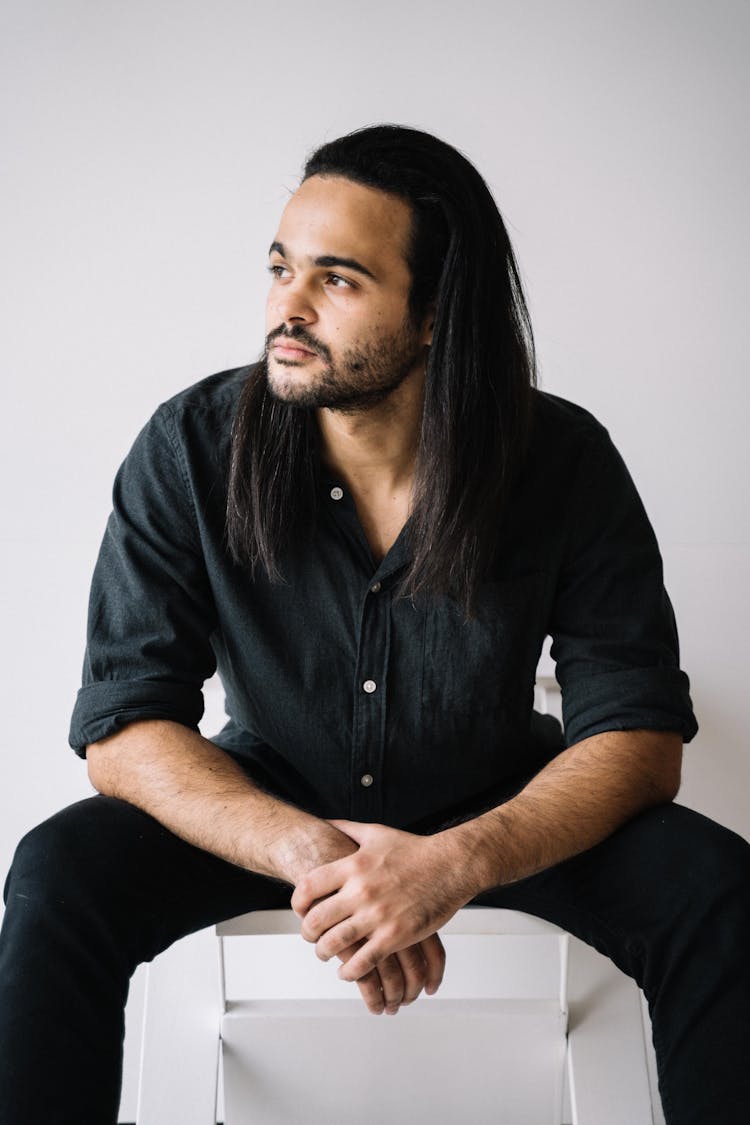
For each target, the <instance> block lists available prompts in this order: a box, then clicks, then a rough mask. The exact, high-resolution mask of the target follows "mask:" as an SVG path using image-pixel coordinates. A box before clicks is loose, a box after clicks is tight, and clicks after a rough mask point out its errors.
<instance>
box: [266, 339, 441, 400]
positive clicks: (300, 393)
mask: <svg viewBox="0 0 750 1125" xmlns="http://www.w3.org/2000/svg"><path fill="white" fill-rule="evenodd" d="M279 337H283V338H284V339H289V340H297V341H298V343H300V344H302V345H303V346H304V347H309V348H311V349H312V350H313V351H314V352H315V353H316V355H317V356H318V357H319V358H320V359H322V360H324V361H325V362H326V366H325V367H324V369H323V371H322V373H321V374H320V375H319V376H318V377H317V379H316V381H315V384H314V386H306V387H299V388H293V389H292V391H291V393H279V390H278V388H275V387H274V386H273V385H272V383H271V381H270V379H269V378H268V354H269V348H270V345H271V344H272V342H273V341H274V340H276V339H278V338H279ZM422 353H423V348H422V347H421V346H420V345H419V343H418V341H417V339H416V333H415V332H414V329H413V328H411V326H409V325H404V326H403V328H402V329H401V330H400V332H399V333H398V335H396V336H394V337H391V338H390V339H388V340H384V341H382V342H380V343H377V344H374V345H372V346H370V347H369V348H366V349H365V348H363V349H351V350H350V351H348V352H345V353H344V355H343V357H342V359H341V360H340V361H339V363H338V364H334V363H333V361H332V357H331V353H330V350H329V349H328V348H327V347H326V346H325V344H322V343H321V342H320V341H319V340H316V339H315V337H314V336H312V335H311V334H310V333H308V332H307V330H306V329H305V328H303V327H302V326H301V325H295V326H294V327H293V328H291V329H289V330H288V331H283V330H280V329H275V330H274V331H273V332H271V333H269V335H268V337H267V339H266V350H265V352H264V355H263V364H264V367H265V371H266V384H267V386H268V391H269V393H270V394H271V395H272V397H273V398H275V399H277V400H278V401H279V402H284V403H286V404H287V405H289V406H296V407H300V408H301V409H303V410H319V409H321V408H326V409H328V410H338V411H340V412H341V413H342V414H362V413H365V412H366V411H368V410H370V409H372V407H374V406H377V405H378V404H379V403H381V402H384V401H385V400H386V399H387V398H388V397H389V396H390V395H391V394H392V393H393V391H395V390H396V388H397V387H400V386H401V384H402V383H403V381H404V379H405V378H406V376H407V375H408V374H409V372H410V371H411V370H412V368H413V367H414V364H415V363H416V361H417V360H418V359H419V357H420V355H421V354H422ZM274 363H276V364H278V365H279V366H280V367H297V366H298V363H297V362H296V361H295V360H283V359H275V360H274Z"/></svg>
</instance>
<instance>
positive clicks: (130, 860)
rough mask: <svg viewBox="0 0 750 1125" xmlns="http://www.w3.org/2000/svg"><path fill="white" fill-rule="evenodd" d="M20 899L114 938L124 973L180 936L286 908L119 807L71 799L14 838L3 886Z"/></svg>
mask: <svg viewBox="0 0 750 1125" xmlns="http://www.w3.org/2000/svg"><path fill="white" fill-rule="evenodd" d="M5 894H6V903H7V907H8V913H10V914H12V913H13V912H14V911H13V907H14V906H15V905H16V904H18V903H22V904H23V906H24V913H25V914H28V913H29V910H28V904H30V903H31V904H34V907H35V910H36V912H39V911H43V910H44V908H45V904H46V907H47V910H48V911H49V908H53V909H54V913H55V916H56V917H57V918H58V919H60V920H61V919H62V917H63V916H67V917H68V918H69V919H70V923H71V924H75V919H78V920H79V922H80V924H84V923H85V924H86V925H89V926H91V925H95V926H96V927H97V928H98V929H99V930H101V931H102V932H106V933H108V934H110V935H111V936H115V935H117V936H118V937H119V938H120V939H121V940H122V941H123V942H124V948H125V949H127V951H128V953H127V956H128V960H129V961H130V970H131V971H132V969H133V968H134V967H135V964H137V963H138V962H139V961H143V960H150V959H151V958H153V957H154V956H156V954H157V953H159V952H160V951H161V950H162V949H165V948H166V947H167V946H168V945H171V943H172V942H173V941H176V940H177V938H179V937H181V936H183V935H184V934H188V933H192V932H194V931H196V930H199V929H202V928H203V927H205V926H208V925H211V924H212V923H214V922H217V921H220V920H222V919H224V918H228V917H231V916H232V915H234V914H239V913H243V912H245V911H249V910H255V909H269V908H273V907H283V906H288V905H289V899H290V895H291V888H290V887H288V886H286V885H285V884H283V883H280V882H276V881H274V880H272V879H267V878H265V877H263V876H261V875H257V874H254V873H252V872H249V871H246V870H244V869H243V868H240V867H237V866H235V865H233V864H230V863H227V862H225V861H224V860H222V859H218V858H217V857H216V856H214V855H212V854H210V853H209V852H206V851H204V850H202V849H201V848H197V847H194V846H192V845H191V844H187V843H185V841H183V840H181V839H179V838H178V837H177V836H175V835H174V834H173V833H172V832H170V831H169V830H168V829H166V828H165V827H164V826H163V825H162V824H160V823H159V822H158V821H157V820H155V819H154V818H153V817H151V816H149V815H148V814H147V813H145V812H143V811H141V810H140V809H138V808H136V807H135V806H134V805H131V804H128V803H127V802H125V801H120V800H117V799H116V798H113V797H104V796H96V797H91V798H88V799H87V800H83V801H79V802H77V803H76V804H74V805H70V806H69V807H68V808H65V809H62V810H61V811H60V812H59V813H56V814H55V815H54V816H52V817H50V818H49V820H47V821H45V822H44V823H43V824H41V825H39V826H38V827H37V828H35V829H33V830H32V831H31V832H29V833H28V834H27V835H26V836H25V837H24V838H23V840H22V841H21V842H20V844H19V846H18V849H17V851H16V856H15V859H14V862H13V866H12V868H11V871H10V874H9V876H8V880H7V883H6V892H5Z"/></svg>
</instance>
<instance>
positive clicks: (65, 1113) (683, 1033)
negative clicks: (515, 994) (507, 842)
mask: <svg viewBox="0 0 750 1125" xmlns="http://www.w3.org/2000/svg"><path fill="white" fill-rule="evenodd" d="M5 893H6V903H7V910H6V914H5V919H4V922H3V929H2V935H1V936H0V1125H112V1123H113V1122H115V1121H116V1118H117V1107H118V1102H119V1093H120V1080H121V1065H122V1063H121V1057H122V1041H123V1031H124V1020H123V1009H124V1006H125V1001H126V999H127V994H128V981H129V978H130V976H131V974H132V973H133V971H134V969H135V968H136V966H137V965H138V963H139V962H141V961H148V960H150V959H151V958H153V957H155V956H156V954H157V953H159V952H160V951H161V950H163V949H165V948H166V947H167V946H168V945H170V944H171V943H172V942H173V941H175V940H176V939H177V938H179V937H181V936H182V935H184V934H187V933H191V932H193V931H195V930H198V929H202V928H203V927H204V926H207V925H210V924H211V923H213V922H216V921H219V920H220V919H223V918H228V917H231V916H232V915H234V914H239V913H243V912H245V911H247V910H251V909H267V908H271V907H282V906H286V905H288V903H289V895H290V891H289V888H288V887H285V886H284V885H283V884H280V883H274V882H273V881H271V880H268V879H265V878H263V877H262V876H258V875H253V874H250V873H248V872H246V871H243V870H242V869H240V868H238V867H233V866H232V865H230V864H227V863H225V862H223V861H222V860H219V859H216V858H215V857H213V856H211V855H209V854H208V853H207V852H203V851H201V850H200V849H197V848H193V847H191V846H190V845H188V844H185V843H183V842H182V841H181V840H179V839H177V837H175V836H173V835H172V834H171V833H170V832H168V831H167V830H166V829H164V828H163V827H162V826H161V825H160V824H158V823H157V822H156V821H155V820H153V819H152V818H151V817H149V816H147V815H146V814H145V813H142V812H140V811H139V810H138V809H136V808H134V807H133V806H131V805H128V804H126V803H124V802H122V801H117V800H114V799H112V798H108V797H93V798H91V799H89V800H86V801H80V802H79V803H78V804H75V805H71V806H70V807H69V808H67V809H63V810H62V811H61V812H59V813H57V814H56V815H55V816H53V817H51V818H50V819H49V820H47V821H45V822H44V823H43V824H42V825H40V826H39V827H38V828H36V829H34V830H33V831H32V832H30V833H29V834H28V835H27V836H25V837H24V839H23V840H22V841H21V843H20V844H19V847H18V850H17V852H16V856H15V859H14V862H13V866H12V868H11V872H10V875H9V877H8V881H7V884H6V892H5ZM481 902H482V903H483V904H492V905H495V906H503V907H510V908H517V909H519V910H524V911H526V912H527V913H530V914H535V915H538V916H540V917H543V918H546V919H548V920H549V921H552V922H555V923H557V924H558V925H560V926H562V927H564V928H565V929H567V930H569V931H570V932H571V933H573V934H575V935H577V936H578V937H580V938H582V939H583V940H584V941H586V942H588V943H589V944H591V945H593V946H595V947H596V948H597V949H598V950H600V951H601V952H602V953H605V954H607V955H608V956H609V957H611V959H612V960H613V961H614V962H615V963H616V964H617V965H618V966H619V967H620V968H621V969H622V970H624V972H626V973H628V974H629V975H630V976H632V977H634V978H635V979H636V980H637V981H638V983H639V985H640V986H641V987H642V988H643V990H644V992H645V994H646V997H647V998H648V1002H649V1006H650V1010H651V1016H652V1021H653V1028H654V1043H655V1047H656V1053H657V1060H658V1066H659V1081H660V1088H661V1094H662V1100H663V1105H664V1111H665V1115H666V1118H667V1120H668V1121H669V1122H670V1125H747V1123H748V1122H750V1078H749V1077H748V1075H749V1074H750V1068H749V1067H748V1062H749V1061H750V847H749V846H748V845H747V844H746V843H745V841H743V840H741V839H740V838H739V837H738V836H736V835H734V834H733V833H732V832H729V831H728V830H727V829H725V828H722V827H720V826H719V825H716V824H714V823H713V822H712V821H710V820H707V819H706V818H705V817H702V816H700V815H699V814H697V813H694V812H691V811H689V810H688V809H684V808H682V807H680V806H678V805H662V806H659V807H658V808H655V809H652V810H650V811H648V812H646V813H643V814H641V815H640V816H639V817H637V818H636V819H635V820H633V821H631V822H630V824H628V825H626V826H625V827H624V828H622V829H620V831H618V832H616V833H615V834H614V835H613V836H611V837H610V838H609V839H608V840H605V841H604V843H602V844H600V845H599V846H598V847H596V848H593V849H591V850H590V851H589V852H586V853H585V854H584V855H582V856H578V857H577V858H575V859H572V860H569V861H568V862H566V863H562V864H559V865H558V866H556V867H554V868H551V869H550V870H548V871H546V872H543V873H542V874H541V875H536V876H534V877H533V878H531V879H527V880H525V881H524V882H522V883H518V884H516V885H515V886H513V887H509V888H505V889H499V890H496V891H492V892H491V893H489V894H487V895H484V896H483V897H482V899H481ZM311 955H312V950H311Z"/></svg>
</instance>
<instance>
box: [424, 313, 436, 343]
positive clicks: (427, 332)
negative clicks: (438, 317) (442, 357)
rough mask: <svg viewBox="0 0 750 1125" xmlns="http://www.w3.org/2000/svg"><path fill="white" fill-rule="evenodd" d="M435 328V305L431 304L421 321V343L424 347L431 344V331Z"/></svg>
mask: <svg viewBox="0 0 750 1125" xmlns="http://www.w3.org/2000/svg"><path fill="white" fill-rule="evenodd" d="M434 328H435V306H434V305H431V306H430V307H429V309H428V310H427V313H426V315H425V318H424V320H423V321H422V343H423V344H424V346H425V347H426V348H429V347H430V345H431V344H432V333H433V330H434Z"/></svg>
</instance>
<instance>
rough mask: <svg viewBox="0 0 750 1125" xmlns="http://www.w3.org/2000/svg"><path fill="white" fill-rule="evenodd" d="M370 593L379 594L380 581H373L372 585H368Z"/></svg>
mask: <svg viewBox="0 0 750 1125" xmlns="http://www.w3.org/2000/svg"><path fill="white" fill-rule="evenodd" d="M370 593H371V594H379V593H380V583H379V582H375V583H374V584H373V585H372V586H371V587H370Z"/></svg>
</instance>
